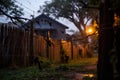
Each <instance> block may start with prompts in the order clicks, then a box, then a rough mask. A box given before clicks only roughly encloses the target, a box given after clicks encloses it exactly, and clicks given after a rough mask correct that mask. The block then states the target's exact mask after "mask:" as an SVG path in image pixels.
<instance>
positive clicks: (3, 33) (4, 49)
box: [0, 24, 79, 67]
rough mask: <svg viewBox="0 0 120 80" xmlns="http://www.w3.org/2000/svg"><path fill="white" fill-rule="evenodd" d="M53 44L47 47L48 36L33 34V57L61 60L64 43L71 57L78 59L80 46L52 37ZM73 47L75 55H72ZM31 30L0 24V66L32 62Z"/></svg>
mask: <svg viewBox="0 0 120 80" xmlns="http://www.w3.org/2000/svg"><path fill="white" fill-rule="evenodd" d="M50 41H51V46H49V47H48V49H46V45H47V42H46V38H45V37H43V36H41V35H36V34H35V33H34V36H33V43H34V44H33V51H34V52H33V57H36V56H43V57H47V56H46V53H47V50H49V51H48V52H49V54H48V58H49V59H50V60H51V61H54V62H60V61H61V60H60V59H61V58H60V49H61V45H63V47H64V49H65V50H67V55H68V56H69V59H71V56H72V57H73V59H76V58H77V57H78V54H79V52H78V51H79V47H77V46H75V45H72V46H73V47H71V42H67V41H66V42H65V44H61V41H57V40H53V39H51V40H50ZM71 49H73V53H74V54H73V55H71ZM29 60H30V32H29V31H25V30H22V29H18V28H16V27H11V26H8V25H3V24H2V25H0V67H5V66H14V65H17V66H29V64H30V62H29Z"/></svg>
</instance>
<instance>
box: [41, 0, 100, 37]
mask: <svg viewBox="0 0 120 80" xmlns="http://www.w3.org/2000/svg"><path fill="white" fill-rule="evenodd" d="M89 3H90V2H89V0H52V1H51V2H50V3H47V2H46V4H45V5H44V6H43V13H44V14H48V15H52V16H55V17H56V18H59V17H63V18H66V19H68V20H69V21H71V22H73V23H74V25H75V26H76V27H77V28H78V29H79V31H80V33H81V35H86V33H85V31H86V24H87V23H88V21H89V20H91V19H93V18H95V17H97V15H98V12H97V11H96V10H93V9H88V8H84V7H85V6H87V5H88V4H89Z"/></svg>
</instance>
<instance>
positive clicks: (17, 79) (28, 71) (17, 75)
mask: <svg viewBox="0 0 120 80" xmlns="http://www.w3.org/2000/svg"><path fill="white" fill-rule="evenodd" d="M96 60H97V56H96V57H92V58H83V59H80V60H78V61H73V62H72V61H71V62H70V63H69V64H56V65H55V66H52V67H47V68H44V69H43V70H39V69H38V68H37V67H36V66H31V67H27V68H21V69H14V70H13V69H8V68H5V69H0V80H37V79H38V80H71V77H66V76H64V75H66V74H67V72H68V73H69V72H70V71H71V72H75V71H77V72H78V71H80V72H82V71H83V70H84V72H85V73H89V72H90V73H91V72H92V73H94V72H93V71H89V70H87V69H85V66H88V64H89V65H91V64H94V63H95V62H96ZM83 66H84V67H83ZM58 68H59V70H56V69H58ZM65 68H67V70H66V69H65ZM61 69H62V70H61ZM64 69H65V70H64ZM58 71H59V72H58Z"/></svg>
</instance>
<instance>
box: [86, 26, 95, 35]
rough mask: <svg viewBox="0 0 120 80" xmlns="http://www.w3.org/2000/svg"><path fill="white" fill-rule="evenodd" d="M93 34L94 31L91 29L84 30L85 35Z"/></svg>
mask: <svg viewBox="0 0 120 80" xmlns="http://www.w3.org/2000/svg"><path fill="white" fill-rule="evenodd" d="M93 32H94V30H93V28H91V27H89V28H87V30H86V33H87V34H92V33H93Z"/></svg>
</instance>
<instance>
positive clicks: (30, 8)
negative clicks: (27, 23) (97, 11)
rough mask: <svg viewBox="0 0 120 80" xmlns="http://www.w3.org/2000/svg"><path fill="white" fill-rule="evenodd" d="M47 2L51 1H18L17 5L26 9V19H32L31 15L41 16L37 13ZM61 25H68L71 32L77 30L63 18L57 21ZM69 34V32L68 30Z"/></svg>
mask: <svg viewBox="0 0 120 80" xmlns="http://www.w3.org/2000/svg"><path fill="white" fill-rule="evenodd" d="M45 1H49V2H50V1H51V0H17V4H18V5H19V6H21V7H23V9H24V14H25V15H24V17H27V18H31V17H30V15H34V16H35V17H36V16H38V15H40V13H38V12H37V11H38V10H39V9H40V6H42V5H44V2H45ZM57 21H59V22H60V23H62V24H64V25H66V26H68V27H69V30H71V29H72V30H77V28H76V27H75V26H74V24H72V23H71V22H69V21H68V20H66V19H63V18H61V19H60V20H57ZM67 32H68V30H67Z"/></svg>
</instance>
